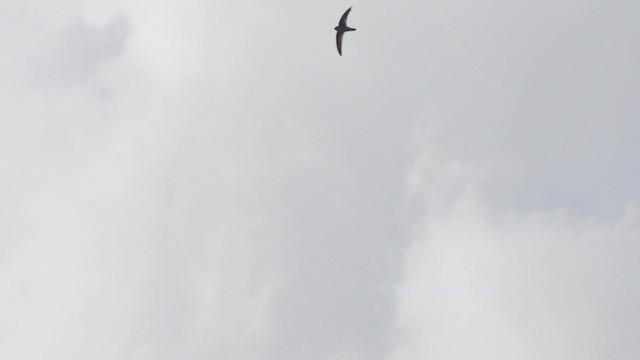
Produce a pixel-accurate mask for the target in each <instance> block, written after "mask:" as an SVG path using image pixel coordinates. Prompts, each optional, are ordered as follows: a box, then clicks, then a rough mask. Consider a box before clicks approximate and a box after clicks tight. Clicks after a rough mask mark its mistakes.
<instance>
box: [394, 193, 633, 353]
mask: <svg viewBox="0 0 640 360" xmlns="http://www.w3.org/2000/svg"><path fill="white" fill-rule="evenodd" d="M469 188H471V191H467V192H465V193H458V195H459V196H457V197H456V199H455V201H454V205H453V206H452V207H451V209H450V211H448V212H447V213H446V214H442V213H440V214H437V215H436V214H432V215H430V216H428V217H426V218H425V219H424V221H423V222H422V224H421V225H420V226H419V227H418V229H416V232H415V234H416V235H415V241H414V242H413V244H412V245H411V247H409V248H408V249H407V250H406V252H405V260H406V262H405V270H404V277H403V280H402V282H400V283H398V284H394V285H395V286H394V287H393V288H392V291H393V292H394V293H395V294H396V295H397V296H398V302H397V322H396V332H395V334H396V337H395V345H396V350H395V352H394V353H393V354H392V355H391V356H390V357H389V358H391V359H414V358H417V357H433V358H441V359H466V358H470V357H473V358H479V359H510V358H531V359H534V358H542V357H544V358H550V359H556V358H557V359H561V358H569V357H570V358H573V357H580V358H587V359H590V358H593V359H596V358H600V357H601V356H603V355H602V354H613V355H615V357H617V358H621V359H632V358H634V357H635V356H636V354H637V353H638V351H639V350H640V349H638V347H637V346H636V343H635V342H634V341H633V340H632V338H631V336H632V335H631V334H634V333H637V331H638V330H639V329H638V326H637V323H638V322H637V320H638V319H637V316H636V314H637V312H636V311H635V304H636V303H637V301H638V298H639V297H640V287H638V286H637V285H636V282H635V281H634V280H633V279H634V277H635V275H634V274H637V273H638V271H639V270H640V269H639V268H638V265H637V262H636V261H635V255H633V254H635V253H636V252H637V251H638V250H639V249H638V242H637V241H636V239H637V237H638V234H639V233H640V227H639V224H640V212H639V211H638V207H637V205H634V204H629V205H628V207H627V208H626V209H625V210H624V211H623V213H622V215H621V216H620V217H617V218H616V219H613V220H601V219H597V218H584V217H580V216H575V215H572V214H571V213H569V212H567V211H562V210H557V211H549V212H532V213H529V214H526V215H523V214H519V213H514V212H507V211H500V210H494V209H491V208H489V207H487V206H486V205H484V204H483V203H482V202H480V201H478V198H477V197H476V196H474V192H475V191H473V188H474V187H473V185H470V186H469Z"/></svg>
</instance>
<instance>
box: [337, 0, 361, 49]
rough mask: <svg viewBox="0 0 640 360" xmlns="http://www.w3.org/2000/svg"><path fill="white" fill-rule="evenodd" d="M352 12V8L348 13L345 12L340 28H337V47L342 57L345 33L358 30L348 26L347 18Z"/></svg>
mask: <svg viewBox="0 0 640 360" xmlns="http://www.w3.org/2000/svg"><path fill="white" fill-rule="evenodd" d="M352 7H353V6H352ZM350 12H351V8H348V9H347V11H345V12H344V14H342V17H341V18H340V22H339V23H338V26H336V27H335V29H336V31H337V33H336V45H337V46H338V54H340V56H342V37H343V36H344V33H345V32H347V31H356V29H353V28H350V27H348V26H347V17H348V16H349V13H350Z"/></svg>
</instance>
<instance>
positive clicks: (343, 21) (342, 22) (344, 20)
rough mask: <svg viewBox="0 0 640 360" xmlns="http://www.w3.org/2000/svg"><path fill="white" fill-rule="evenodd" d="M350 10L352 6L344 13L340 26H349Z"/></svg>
mask: <svg viewBox="0 0 640 360" xmlns="http://www.w3.org/2000/svg"><path fill="white" fill-rule="evenodd" d="M350 12H351V8H348V9H347V11H345V12H344V14H342V17H341V18H340V26H347V17H348V16H349V13H350Z"/></svg>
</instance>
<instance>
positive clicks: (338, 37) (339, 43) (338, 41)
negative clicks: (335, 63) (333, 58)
mask: <svg viewBox="0 0 640 360" xmlns="http://www.w3.org/2000/svg"><path fill="white" fill-rule="evenodd" d="M342 35H344V31H338V32H337V33H336V45H337V46H338V54H340V56H342Z"/></svg>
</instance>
